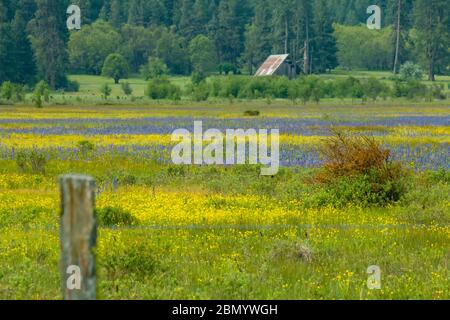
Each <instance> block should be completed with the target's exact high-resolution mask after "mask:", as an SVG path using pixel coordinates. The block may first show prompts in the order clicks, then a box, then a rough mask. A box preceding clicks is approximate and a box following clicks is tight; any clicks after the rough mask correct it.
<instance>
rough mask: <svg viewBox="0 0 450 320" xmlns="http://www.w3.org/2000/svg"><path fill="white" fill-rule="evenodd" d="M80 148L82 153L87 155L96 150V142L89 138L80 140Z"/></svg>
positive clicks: (78, 144)
mask: <svg viewBox="0 0 450 320" xmlns="http://www.w3.org/2000/svg"><path fill="white" fill-rule="evenodd" d="M77 146H78V148H79V149H80V152H81V154H82V155H83V156H84V157H86V156H88V155H89V153H91V152H93V151H94V150H95V144H93V143H92V142H90V141H88V140H83V141H79V142H78V143H77Z"/></svg>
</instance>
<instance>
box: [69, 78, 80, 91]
mask: <svg viewBox="0 0 450 320" xmlns="http://www.w3.org/2000/svg"><path fill="white" fill-rule="evenodd" d="M66 90H67V91H68V92H78V91H80V83H79V82H78V81H76V80H68V81H67V86H66Z"/></svg>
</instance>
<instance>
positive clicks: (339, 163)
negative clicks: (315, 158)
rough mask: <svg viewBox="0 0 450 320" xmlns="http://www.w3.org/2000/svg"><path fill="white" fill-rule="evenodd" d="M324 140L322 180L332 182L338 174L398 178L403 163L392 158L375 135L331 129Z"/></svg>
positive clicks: (340, 175) (320, 180) (321, 148)
mask: <svg viewBox="0 0 450 320" xmlns="http://www.w3.org/2000/svg"><path fill="white" fill-rule="evenodd" d="M332 133H333V134H332V136H331V137H329V138H327V139H325V141H324V144H323V145H322V146H321V147H320V150H319V151H320V153H321V155H322V157H323V158H324V160H325V164H324V170H323V171H322V172H320V173H319V174H318V176H317V177H316V178H317V180H318V181H319V182H329V181H331V180H335V179H336V178H339V177H350V176H357V175H364V174H369V173H371V172H373V171H374V170H375V171H377V172H378V176H379V178H380V180H383V181H379V182H381V183H382V182H384V181H385V180H391V179H396V178H397V177H398V176H399V172H400V171H401V166H400V164H397V163H393V162H391V161H390V155H391V152H390V150H387V149H383V148H382V147H381V145H380V143H378V142H377V141H376V140H375V139H374V138H373V137H368V136H351V135H349V134H345V133H344V132H342V131H339V130H334V129H333V130H332Z"/></svg>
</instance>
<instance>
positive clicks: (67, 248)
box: [59, 175, 97, 300]
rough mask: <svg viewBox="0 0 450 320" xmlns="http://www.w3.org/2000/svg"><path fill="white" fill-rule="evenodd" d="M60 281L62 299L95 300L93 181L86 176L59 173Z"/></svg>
mask: <svg viewBox="0 0 450 320" xmlns="http://www.w3.org/2000/svg"><path fill="white" fill-rule="evenodd" d="M59 182H60V190H61V227H60V242H61V262H60V268H61V285H62V287H61V288H62V293H63V299H65V300H95V299H96V297H97V292H96V274H95V253H94V252H93V248H94V247H95V244H96V239H97V223H96V219H95V213H94V208H95V181H94V179H93V178H91V177H89V176H82V175H65V176H61V177H60V181H59Z"/></svg>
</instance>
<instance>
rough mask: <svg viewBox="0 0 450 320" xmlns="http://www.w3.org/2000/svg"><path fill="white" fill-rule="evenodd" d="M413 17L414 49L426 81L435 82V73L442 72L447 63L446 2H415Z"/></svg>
mask: <svg viewBox="0 0 450 320" xmlns="http://www.w3.org/2000/svg"><path fill="white" fill-rule="evenodd" d="M414 16H415V23H414V26H415V28H416V30H417V43H416V49H417V51H418V54H419V55H420V57H421V58H422V62H423V64H424V65H425V66H426V68H427V71H428V79H429V80H430V81H435V74H436V72H437V71H438V70H441V71H443V69H444V67H445V62H448V48H449V46H450V43H449V41H450V34H449V33H450V28H449V6H448V3H447V0H416V1H415V3H414ZM446 60H447V61H446Z"/></svg>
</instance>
